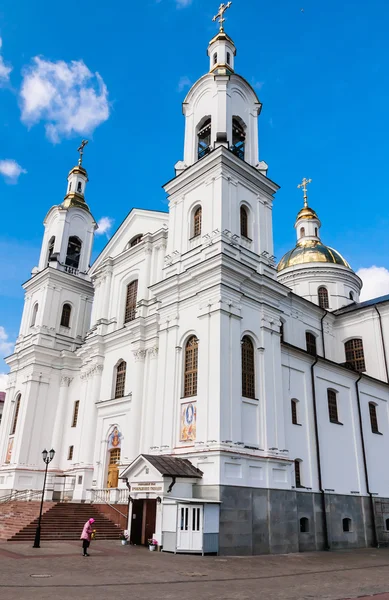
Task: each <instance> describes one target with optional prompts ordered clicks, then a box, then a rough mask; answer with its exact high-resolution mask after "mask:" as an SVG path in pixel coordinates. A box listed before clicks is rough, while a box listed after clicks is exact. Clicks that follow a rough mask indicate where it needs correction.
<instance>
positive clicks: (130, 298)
mask: <svg viewBox="0 0 389 600" xmlns="http://www.w3.org/2000/svg"><path fill="white" fill-rule="evenodd" d="M137 295H138V280H137V279H135V280H134V281H131V283H130V284H129V285H128V286H127V295H126V311H125V314H124V322H125V323H129V322H130V321H133V320H134V319H135V316H136V298H137Z"/></svg>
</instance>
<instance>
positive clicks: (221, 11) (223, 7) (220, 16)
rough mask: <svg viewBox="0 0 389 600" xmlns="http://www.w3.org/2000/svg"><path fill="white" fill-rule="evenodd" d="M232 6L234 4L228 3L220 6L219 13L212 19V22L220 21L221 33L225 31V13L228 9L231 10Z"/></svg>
mask: <svg viewBox="0 0 389 600" xmlns="http://www.w3.org/2000/svg"><path fill="white" fill-rule="evenodd" d="M231 4H232V2H227V4H224V3H223V4H221V5H220V6H219V12H218V13H217V15H215V16H214V17H213V19H212V21H217V20H218V19H219V26H220V29H219V31H220V32H223V31H224V22H225V18H224V13H225V12H226V10H227V9H229V8H230V6H231Z"/></svg>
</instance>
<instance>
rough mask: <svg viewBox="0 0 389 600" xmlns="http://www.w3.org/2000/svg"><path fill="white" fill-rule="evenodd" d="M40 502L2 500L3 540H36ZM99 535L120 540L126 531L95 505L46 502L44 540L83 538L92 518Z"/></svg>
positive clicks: (0, 522)
mask: <svg viewBox="0 0 389 600" xmlns="http://www.w3.org/2000/svg"><path fill="white" fill-rule="evenodd" d="M39 506H40V503H39V502H10V503H7V504H4V505H2V504H0V540H7V541H23V542H33V541H34V538H35V530H36V527H37V524H38V516H39ZM92 517H93V518H94V519H95V523H94V524H93V528H94V529H96V538H98V539H103V540H117V539H119V534H120V532H121V531H122V530H121V529H120V528H119V527H118V526H117V525H116V524H115V523H113V521H111V520H110V519H109V518H108V517H106V516H104V515H103V514H102V513H101V512H100V511H99V510H98V508H96V506H95V505H91V504H78V503H73V502H70V503H57V504H56V503H53V502H44V504H43V514H42V522H41V540H42V541H45V540H58V541H60V540H62V541H64V540H79V539H80V535H81V532H82V528H83V526H84V524H85V523H86V521H87V520H88V519H90V518H92Z"/></svg>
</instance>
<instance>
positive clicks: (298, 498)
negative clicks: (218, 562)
mask: <svg viewBox="0 0 389 600" xmlns="http://www.w3.org/2000/svg"><path fill="white" fill-rule="evenodd" d="M203 489H204V488H203ZM219 493H220V496H219V497H220V500H221V502H222V503H221V506H220V535H219V554H221V555H232V554H234V555H251V554H284V553H288V552H307V551H314V550H324V549H325V536H324V519H323V500H322V496H321V494H318V493H313V492H303V491H301V492H299V491H295V490H268V489H258V488H242V487H233V486H220V488H219ZM374 502H375V513H376V530H377V535H378V540H379V543H380V544H381V545H386V544H387V543H388V542H389V531H386V519H389V500H385V499H378V498H377V499H375V500H374ZM325 506H326V515H327V529H328V542H329V549H333V550H338V549H341V548H345V549H350V548H364V547H368V546H371V545H373V544H374V533H373V520H372V513H371V501H370V498H369V497H361V496H341V495H336V494H326V495H325ZM301 519H307V520H308V521H305V522H303V524H302V523H301V521H300V520H301ZM344 519H351V523H350V531H344V530H343V520H344ZM302 525H305V526H306V527H305V528H306V529H307V531H302V530H301V529H302ZM303 529H304V527H303Z"/></svg>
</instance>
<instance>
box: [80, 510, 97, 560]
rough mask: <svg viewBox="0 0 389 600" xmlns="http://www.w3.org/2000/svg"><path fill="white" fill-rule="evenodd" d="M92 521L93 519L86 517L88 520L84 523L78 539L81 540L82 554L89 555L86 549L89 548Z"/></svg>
mask: <svg viewBox="0 0 389 600" xmlns="http://www.w3.org/2000/svg"><path fill="white" fill-rule="evenodd" d="M94 522H95V520H94V519H88V521H87V522H86V523H85V525H84V529H83V530H82V534H81V538H80V539H81V540H82V550H83V556H89V554H88V552H87V550H88V548H89V545H90V541H91V539H92V533H93V529H92V525H93V523H94Z"/></svg>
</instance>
